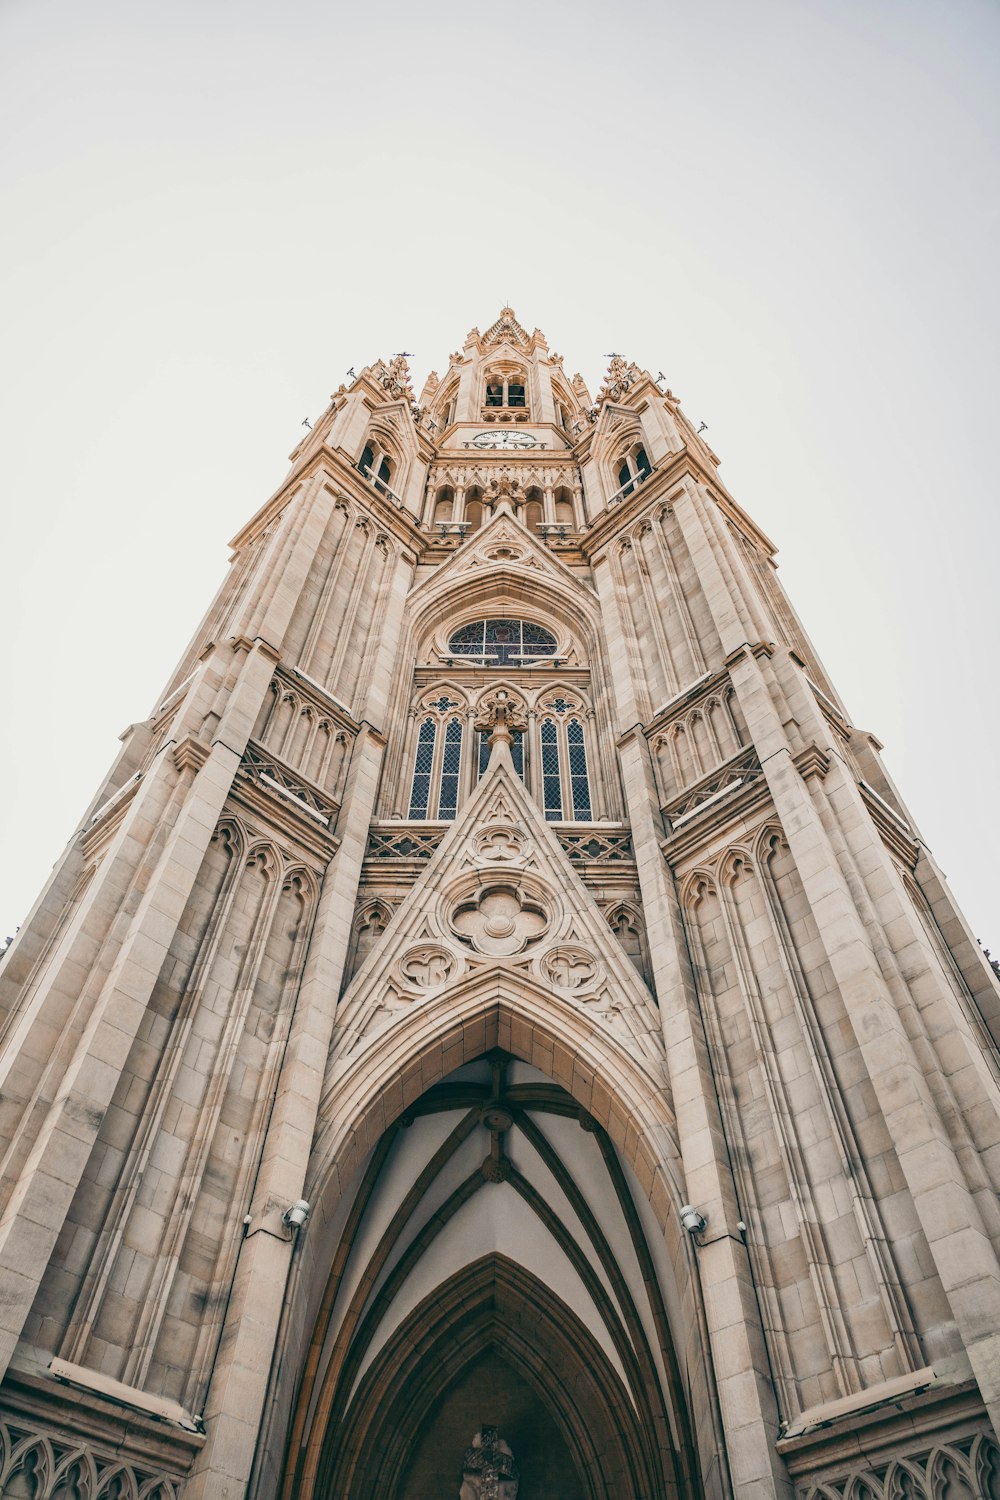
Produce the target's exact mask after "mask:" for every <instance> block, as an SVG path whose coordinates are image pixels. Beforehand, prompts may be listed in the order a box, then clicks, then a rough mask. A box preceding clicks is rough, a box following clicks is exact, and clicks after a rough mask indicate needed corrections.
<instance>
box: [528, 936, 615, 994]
mask: <svg viewBox="0 0 1000 1500" xmlns="http://www.w3.org/2000/svg"><path fill="white" fill-rule="evenodd" d="M542 973H543V974H544V975H545V977H546V979H548V981H549V983H550V984H554V985H555V986H556V988H557V989H560V990H589V989H593V987H594V986H595V985H596V984H597V982H598V980H599V979H600V977H601V966H600V964H599V963H598V961H597V959H596V958H595V957H594V955H593V954H592V953H588V952H587V950H586V948H574V947H571V946H570V945H569V944H566V943H564V944H563V945H562V946H561V947H559V948H550V949H549V951H548V953H546V954H545V956H544V958H543V959H542Z"/></svg>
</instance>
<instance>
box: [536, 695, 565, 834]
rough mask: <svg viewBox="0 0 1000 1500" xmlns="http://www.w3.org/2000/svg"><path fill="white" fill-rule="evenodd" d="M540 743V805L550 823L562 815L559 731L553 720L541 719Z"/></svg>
mask: <svg viewBox="0 0 1000 1500" xmlns="http://www.w3.org/2000/svg"><path fill="white" fill-rule="evenodd" d="M541 741H542V804H543V806H544V808H545V816H546V818H547V819H548V820H549V822H550V823H552V822H555V821H557V820H558V819H560V818H561V817H562V815H563V803H562V777H561V776H560V774H559V761H560V755H559V729H558V726H557V724H556V721H555V719H543V720H542V726H541Z"/></svg>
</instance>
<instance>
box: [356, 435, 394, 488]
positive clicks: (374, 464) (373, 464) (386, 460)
mask: <svg viewBox="0 0 1000 1500" xmlns="http://www.w3.org/2000/svg"><path fill="white" fill-rule="evenodd" d="M358 468H359V469H360V470H361V473H362V474H363V475H364V476H365V478H366V479H367V480H369V481H370V482H371V483H372V484H373V485H374V486H375V488H376V489H377V490H382V491H389V493H390V494H391V493H392V491H391V489H390V484H391V481H392V468H393V464H392V459H391V458H390V457H389V455H388V454H387V453H386V452H385V451H384V450H383V449H382V448H381V447H379V445H378V443H376V442H375V441H373V440H369V441H368V442H366V443H365V446H364V448H363V449H362V450H361V457H360V458H359V459H358Z"/></svg>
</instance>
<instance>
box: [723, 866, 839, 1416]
mask: <svg viewBox="0 0 1000 1500" xmlns="http://www.w3.org/2000/svg"><path fill="white" fill-rule="evenodd" d="M755 874H756V872H754V874H753V875H751V871H750V869H749V868H747V876H748V878H750V879H754V876H755ZM735 880H736V872H735V868H734V869H733V870H732V871H731V872H730V873H729V875H728V877H727V878H724V879H722V880H721V881H720V892H719V894H720V897H721V900H720V906H721V910H722V915H723V920H724V922H725V924H726V930H727V933H728V936H729V945H730V949H731V952H732V954H733V960H734V963H735V965H736V969H737V972H738V974H739V976H740V989H741V991H742V993H743V997H744V1001H745V1003H746V1007H747V1017H748V1019H749V1021H750V1025H751V1029H752V1032H753V1037H754V1043H755V1047H756V1052H757V1058H758V1062H759V1065H760V1076H761V1080H762V1082H763V1084H764V1089H765V1093H766V1095H767V1101H768V1106H769V1109H770V1112H771V1120H772V1125H773V1129H774V1134H775V1140H776V1141H777V1143H778V1146H779V1150H780V1153H781V1158H782V1166H783V1169H784V1175H785V1181H786V1185H787V1188H788V1195H789V1198H790V1199H791V1202H792V1203H793V1205H794V1207H795V1211H796V1214H797V1217H798V1223H799V1227H800V1229H801V1233H802V1241H803V1244H804V1246H805V1247H806V1249H807V1263H808V1266H809V1276H810V1279H811V1281H812V1283H813V1288H814V1292H815V1296H816V1304H817V1309H818V1312H819V1317H820V1321H821V1323H822V1325H823V1330H824V1333H825V1336H826V1342H827V1348H828V1351H829V1355H830V1360H831V1363H832V1366H833V1371H834V1374H835V1376H836V1378H837V1381H838V1384H839V1385H840V1391H841V1395H845V1396H846V1395H850V1394H851V1393H853V1392H854V1391H858V1390H860V1389H861V1378H860V1372H859V1371H858V1367H857V1355H856V1351H855V1349H854V1344H853V1340H852V1338H851V1333H850V1329H849V1328H848V1326H847V1324H846V1321H845V1319H844V1316H843V1313H842V1311H841V1307H840V1298H839V1296H838V1293H837V1287H836V1284H835V1282H834V1279H833V1274H832V1271H831V1264H830V1255H829V1248H828V1246H827V1244H826V1236H825V1234H824V1232H823V1225H822V1220H821V1217H820V1214H819V1211H818V1209H817V1206H816V1203H815V1199H814V1197H813V1191H812V1183H811V1180H810V1176H809V1173H808V1169H807V1164H806V1161H805V1157H804V1153H803V1152H802V1149H801V1146H800V1144H799V1141H798V1139H797V1137H796V1134H795V1129H794V1125H793V1123H792V1122H793V1121H794V1118H795V1116H794V1110H793V1109H792V1107H791V1102H790V1100H789V1098H788V1094H787V1090H786V1088H785V1083H784V1080H783V1078H782V1076H781V1072H780V1069H779V1067H778V1065H777V1058H776V1056H775V1053H774V1047H773V1044H772V1037H771V1030H770V1026H769V1025H768V1022H767V1017H766V1014H765V1012H764V1007H763V1000H762V996H761V993H760V988H759V985H758V983H757V976H756V973H755V971H754V968H753V963H752V960H751V957H750V954H749V952H748V949H747V945H746V940H745V935H744V931H743V923H742V919H741V916H740V913H739V911H738V909H737V907H736V897H735V894H734V887H735ZM756 884H757V888H758V890H760V889H761V886H760V881H759V880H757V881H756ZM761 893H762V894H763V892H761Z"/></svg>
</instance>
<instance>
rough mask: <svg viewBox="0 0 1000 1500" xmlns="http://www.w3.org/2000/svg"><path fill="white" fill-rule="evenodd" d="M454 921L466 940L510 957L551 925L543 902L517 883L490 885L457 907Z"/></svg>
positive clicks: (493, 954) (482, 949)
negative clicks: (539, 902)
mask: <svg viewBox="0 0 1000 1500" xmlns="http://www.w3.org/2000/svg"><path fill="white" fill-rule="evenodd" d="M451 925H452V927H453V928H454V930H455V932H456V933H457V934H458V936H459V937H460V938H461V940H462V942H463V943H468V944H469V946H470V947H472V948H475V950H476V952H477V953H483V954H486V955H487V956H488V957H491V958H510V957H511V956H512V955H513V954H515V953H520V952H521V951H522V950H523V949H524V948H527V947H528V946H529V944H531V943H535V942H537V941H538V939H539V938H540V937H541V935H542V933H543V932H544V931H545V929H546V928H547V927H548V925H549V921H548V917H547V916H546V914H545V912H544V911H543V910H542V908H541V906H540V905H539V904H538V903H537V902H535V901H533V900H532V899H531V898H530V897H529V896H527V895H526V894H525V893H524V892H523V891H521V890H519V889H518V888H517V887H515V886H508V885H490V886H486V887H484V888H483V889H482V890H481V891H479V892H477V893H476V895H475V896H474V897H472V898H471V899H470V900H468V901H464V902H462V904H461V905H460V906H458V907H457V908H456V909H455V912H454V914H453V916H452V919H451Z"/></svg>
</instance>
